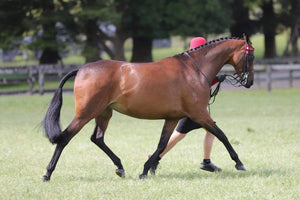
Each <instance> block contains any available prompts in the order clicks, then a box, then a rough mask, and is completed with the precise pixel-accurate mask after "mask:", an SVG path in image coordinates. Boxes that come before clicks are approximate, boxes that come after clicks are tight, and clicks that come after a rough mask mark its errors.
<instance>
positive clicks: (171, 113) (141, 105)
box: [111, 90, 183, 119]
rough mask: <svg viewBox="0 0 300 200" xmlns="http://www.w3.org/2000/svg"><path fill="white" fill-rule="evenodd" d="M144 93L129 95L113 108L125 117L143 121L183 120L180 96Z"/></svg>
mask: <svg viewBox="0 0 300 200" xmlns="http://www.w3.org/2000/svg"><path fill="white" fill-rule="evenodd" d="M171 96H172V98H170V96H168V95H167V94H166V93H165V94H164V93H160V92H153V91H148V92H147V91H145V90H144V91H143V92H140V93H138V94H135V95H127V97H124V98H120V99H119V100H118V101H116V102H115V103H113V104H112V105H111V107H112V108H113V109H114V110H116V111H118V112H120V113H123V114H125V115H129V116H132V117H135V118H141V119H165V118H181V117H182V116H183V112H182V106H181V101H180V98H179V96H178V95H171Z"/></svg>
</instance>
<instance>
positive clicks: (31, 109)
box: [0, 89, 300, 200]
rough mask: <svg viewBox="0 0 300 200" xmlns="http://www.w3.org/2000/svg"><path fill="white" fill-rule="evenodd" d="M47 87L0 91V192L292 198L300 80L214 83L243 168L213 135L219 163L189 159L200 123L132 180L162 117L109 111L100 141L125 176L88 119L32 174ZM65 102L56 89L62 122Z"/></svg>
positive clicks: (298, 150) (298, 153)
mask: <svg viewBox="0 0 300 200" xmlns="http://www.w3.org/2000/svg"><path fill="white" fill-rule="evenodd" d="M50 98H51V95H44V96H25V95H24V96H1V97H0V111H1V114H0V138H1V139H0V152H1V154H0V185H1V187H0V199H3V200H7V199H43V200H44V199H51V200H52V199H76V200H77V199H105V200H106V199H118V200H121V199H130V200H131V199H151V200H153V199H176V200H178V199H209V200H211V199H218V200H220V199H222V200H223V199H225V200H227V199H228V200H232V199H249V200H250V199H251V200H252V199H260V200H263V199H270V200H271V199H272V200H274V199H280V200H282V199H289V200H290V199H295V200H296V199H300V170H299V166H300V132H299V128H300V120H299V116H300V90H299V89H281V90H273V91H272V93H270V94H269V93H267V92H266V91H263V90H245V91H224V92H221V93H220V94H219V96H218V97H217V101H216V103H215V104H213V105H212V107H211V111H212V116H213V118H214V120H215V121H216V122H217V123H218V125H219V126H220V127H221V128H222V129H223V131H224V132H225V133H226V134H227V136H228V138H229V140H230V141H231V143H232V145H233V147H234V148H235V150H236V151H237V153H238V154H239V157H240V159H241V160H242V162H243V163H244V165H245V167H246V168H247V169H248V171H247V172H239V171H236V170H235V168H234V162H233V161H232V160H231V159H230V157H229V155H228V153H227V151H226V149H225V147H224V146H223V145H222V144H221V143H220V142H219V141H217V140H216V141H215V144H214V148H213V152H212V160H213V162H214V163H215V164H217V165H218V166H220V167H221V168H222V169H223V171H222V172H221V173H209V172H205V171H202V170H200V169H199V164H200V161H201V160H202V154H203V151H202V142H203V136H204V133H205V132H204V131H203V130H195V131H193V132H191V133H189V134H188V136H187V137H186V138H185V140H183V141H182V142H181V143H179V144H178V145H177V146H176V147H175V148H174V149H173V150H172V151H170V153H169V154H167V155H166V156H165V157H164V159H162V161H161V162H160V165H159V168H158V170H157V174H156V176H150V175H149V178H148V179H146V180H139V178H138V175H139V174H140V173H141V172H142V169H143V164H144V162H145V161H146V159H147V156H148V155H149V154H151V153H153V151H154V150H155V148H156V146H157V142H158V140H159V137H160V130H161V128H162V125H163V121H162V120H157V121H155V120H152V121H151V120H138V119H134V118H130V117H127V116H124V115H121V114H118V113H116V112H115V113H114V115H113V118H112V120H111V122H110V125H109V127H108V130H107V133H106V143H107V144H108V145H109V146H110V147H111V148H112V149H113V151H114V152H115V153H116V154H117V155H118V156H119V157H120V158H121V159H122V162H123V166H124V167H125V170H126V177H125V178H119V177H118V176H116V175H115V173H114V170H115V166H114V165H113V163H112V162H111V161H110V160H109V158H108V157H107V156H106V155H105V154H104V153H103V152H102V151H101V150H100V149H98V148H97V147H96V146H95V145H94V144H93V143H91V142H90V140H89V137H90V135H91V133H92V131H93V125H94V123H93V122H90V123H89V124H88V125H87V126H85V127H84V128H83V130H82V131H81V132H80V133H79V134H78V135H77V136H76V137H75V138H74V139H73V140H72V141H71V142H70V144H69V145H68V146H67V147H66V149H65V151H64V152H63V154H62V156H61V159H60V160H59V162H58V165H57V168H56V170H55V171H54V173H53V176H52V180H51V181H50V182H48V183H44V182H42V180H41V178H42V175H43V174H44V173H45V168H46V166H47V164H48V162H49V160H50V157H51V156H52V153H53V151H54V146H53V145H51V144H50V143H49V142H48V141H47V139H46V138H45V137H43V136H42V134H41V132H39V130H38V127H39V122H40V121H41V120H42V118H43V115H44V113H45V111H46V109H47V105H48V102H49V100H50ZM73 113H74V102H73V96H72V95H71V94H65V95H64V105H63V109H62V116H61V118H62V125H63V127H65V126H66V125H68V123H69V122H70V120H71V119H72V116H73Z"/></svg>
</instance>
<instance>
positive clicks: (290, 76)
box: [289, 69, 294, 87]
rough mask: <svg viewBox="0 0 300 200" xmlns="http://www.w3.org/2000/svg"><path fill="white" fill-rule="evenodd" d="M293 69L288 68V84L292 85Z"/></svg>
mask: <svg viewBox="0 0 300 200" xmlns="http://www.w3.org/2000/svg"><path fill="white" fill-rule="evenodd" d="M293 72H294V71H293V70H292V69H291V70H289V86H290V87H293Z"/></svg>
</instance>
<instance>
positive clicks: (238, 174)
mask: <svg viewBox="0 0 300 200" xmlns="http://www.w3.org/2000/svg"><path fill="white" fill-rule="evenodd" d="M289 172H291V170H287V169H257V170H249V171H246V172H242V171H229V170H228V171H227V170H223V171H222V172H215V173H212V172H205V171H202V170H201V171H198V172H197V171H187V172H175V173H169V174H157V177H162V178H166V179H191V180H192V179H202V178H215V179H228V178H230V179H236V178H245V177H253V176H257V177H263V178H266V177H270V176H273V175H276V176H285V175H289V174H290V173H289Z"/></svg>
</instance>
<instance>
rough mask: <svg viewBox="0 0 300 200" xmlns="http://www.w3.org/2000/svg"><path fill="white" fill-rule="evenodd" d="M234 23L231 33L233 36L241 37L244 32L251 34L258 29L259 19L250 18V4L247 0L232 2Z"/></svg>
mask: <svg viewBox="0 0 300 200" xmlns="http://www.w3.org/2000/svg"><path fill="white" fill-rule="evenodd" d="M231 5H232V13H233V14H232V18H233V24H232V25H231V27H230V33H231V36H233V37H241V36H242V35H243V33H245V34H247V35H248V36H251V35H252V34H254V33H255V32H257V31H258V28H259V25H258V21H257V20H251V19H250V18H249V11H250V5H249V4H248V1H247V0H234V1H233V2H232V3H231Z"/></svg>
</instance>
